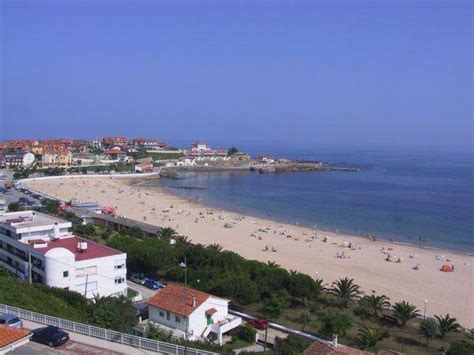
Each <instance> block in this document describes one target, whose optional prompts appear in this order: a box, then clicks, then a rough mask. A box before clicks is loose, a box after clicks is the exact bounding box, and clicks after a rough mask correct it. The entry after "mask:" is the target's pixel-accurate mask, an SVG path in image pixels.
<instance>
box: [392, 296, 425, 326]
mask: <svg viewBox="0 0 474 355" xmlns="http://www.w3.org/2000/svg"><path fill="white" fill-rule="evenodd" d="M419 312H420V311H419V310H417V309H416V307H415V306H414V305H412V304H410V303H408V302H406V301H402V302H397V303H395V305H394V306H393V315H394V316H395V318H397V319H398V320H399V322H400V324H401V326H402V327H403V326H405V324H407V322H408V321H409V320H410V319H412V318H415V317H416V316H417V315H418V314H419Z"/></svg>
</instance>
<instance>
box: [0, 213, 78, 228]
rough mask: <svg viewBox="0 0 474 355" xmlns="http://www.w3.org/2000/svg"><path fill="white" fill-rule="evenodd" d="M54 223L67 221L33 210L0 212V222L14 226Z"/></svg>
mask: <svg viewBox="0 0 474 355" xmlns="http://www.w3.org/2000/svg"><path fill="white" fill-rule="evenodd" d="M55 223H58V224H63V223H69V224H70V222H68V221H65V220H63V219H60V218H57V217H54V216H50V215H46V214H43V213H40V212H35V211H22V212H9V213H3V214H0V224H7V225H10V226H12V227H14V228H17V229H18V228H31V227H41V226H51V225H54V224H55Z"/></svg>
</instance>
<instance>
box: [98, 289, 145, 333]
mask: <svg viewBox="0 0 474 355" xmlns="http://www.w3.org/2000/svg"><path fill="white" fill-rule="evenodd" d="M91 319H92V321H93V322H94V324H96V325H97V326H99V327H102V328H107V329H112V330H116V331H119V332H125V333H128V332H130V331H131V330H132V328H133V327H134V326H135V325H136V324H137V319H136V317H135V311H134V309H133V307H132V302H131V301H130V300H129V299H128V298H127V297H125V296H120V297H96V298H95V302H94V305H93V308H92V311H91Z"/></svg>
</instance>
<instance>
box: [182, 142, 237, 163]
mask: <svg viewBox="0 0 474 355" xmlns="http://www.w3.org/2000/svg"><path fill="white" fill-rule="evenodd" d="M187 155H188V157H190V158H192V159H194V160H196V161H216V160H228V159H230V157H229V156H228V155H227V151H225V150H223V149H211V147H209V146H208V145H207V144H206V143H204V142H201V141H197V142H194V143H193V144H192V145H191V147H190V148H189V149H188V152H187Z"/></svg>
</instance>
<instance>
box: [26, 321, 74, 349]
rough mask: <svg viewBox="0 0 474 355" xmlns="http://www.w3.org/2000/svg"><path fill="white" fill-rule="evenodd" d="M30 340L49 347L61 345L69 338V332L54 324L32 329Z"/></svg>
mask: <svg viewBox="0 0 474 355" xmlns="http://www.w3.org/2000/svg"><path fill="white" fill-rule="evenodd" d="M32 333H33V335H32V336H31V340H32V341H35V342H37V343H41V344H45V345H48V346H50V347H57V346H60V345H63V344H64V343H66V342H67V341H68V340H69V334H68V333H66V332H65V331H64V330H62V329H61V328H58V327H54V326H51V325H49V326H47V327H43V328H38V329H33V331H32Z"/></svg>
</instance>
